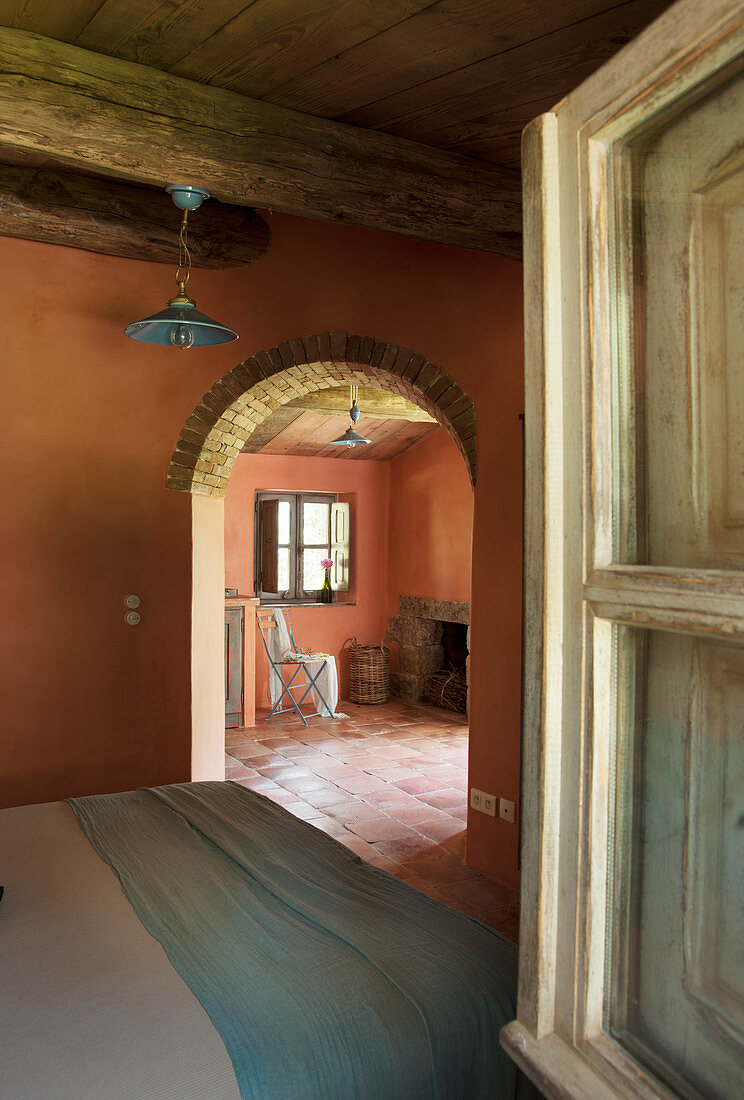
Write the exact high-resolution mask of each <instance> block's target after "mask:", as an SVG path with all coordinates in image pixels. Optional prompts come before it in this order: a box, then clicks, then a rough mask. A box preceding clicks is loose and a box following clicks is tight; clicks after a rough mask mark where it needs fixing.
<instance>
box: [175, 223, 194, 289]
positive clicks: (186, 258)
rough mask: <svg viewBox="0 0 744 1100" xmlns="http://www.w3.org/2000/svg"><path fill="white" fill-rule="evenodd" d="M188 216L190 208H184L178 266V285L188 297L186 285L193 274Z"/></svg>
mask: <svg viewBox="0 0 744 1100" xmlns="http://www.w3.org/2000/svg"><path fill="white" fill-rule="evenodd" d="M188 217H189V212H188V210H184V212H183V221H182V222H181V232H180V233H179V234H178V267H177V268H176V285H177V286H178V292H179V294H180V295H181V296H182V297H184V298H186V297H187V294H186V287H187V285H188V281H189V277H190V275H191V253H190V252H189V246H188V227H187V224H186V223H187V221H188Z"/></svg>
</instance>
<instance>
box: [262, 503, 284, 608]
mask: <svg viewBox="0 0 744 1100" xmlns="http://www.w3.org/2000/svg"><path fill="white" fill-rule="evenodd" d="M258 523H259V537H260V543H259V545H260V550H261V563H260V569H261V586H260V587H261V591H262V592H278V591H279V546H278V543H279V501H278V500H262V501H260V502H259V505H258Z"/></svg>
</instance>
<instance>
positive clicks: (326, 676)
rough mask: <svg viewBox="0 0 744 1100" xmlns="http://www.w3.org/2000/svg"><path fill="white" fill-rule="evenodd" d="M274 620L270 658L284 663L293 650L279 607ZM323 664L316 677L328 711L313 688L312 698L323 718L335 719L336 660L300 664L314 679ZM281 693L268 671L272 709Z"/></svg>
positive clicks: (336, 701) (320, 659)
mask: <svg viewBox="0 0 744 1100" xmlns="http://www.w3.org/2000/svg"><path fill="white" fill-rule="evenodd" d="M274 620H275V622H276V629H275V630H272V631H271V634H270V640H269V644H270V646H271V656H272V658H273V659H274V660H275V661H284V660H286V659H287V657H288V656H291V655H292V654H293V653H294V650H293V649H292V642H291V640H290V636H289V630H288V629H287V623H286V620H285V618H284V612H283V611H282V610H281V608H279V607H275V608H274ZM323 662H325V668H324V669H323V670H322V671H321V673H320V675H319V676H318V679H317V684H318V687H319V688H320V692H321V694H322V696H323V699H325V701H326V703H327V704H328V709H324V707H323V699H321V698H320V695H319V694H318V692H317V691H316V690H315V688H313V689H312V697H313V700H314V702H315V709H316V710H318V711H319V712H320V713H321V715H322V716H323V717H324V718H336V717H337V715H336V706H337V705H338V672H337V670H336V658H335V657H332V656H330V655H328V656H327V657H319V658H317V659H316V660H310V661H303V662H302V663H303V664H304V665H305V666H306V668H307V670H308V672H309V673H310V676H311V677H313V678H314V677H315V674H316V673H317V672H318V669H320V667H321V665H322V664H323ZM281 693H282V685H281V681H280V679H279V677H278V676H277V674H276V672H275V671H274V670H273V669H270V670H269V696H270V698H271V705H272V707H273V706H274V704H275V703H276V702H277V700H278V699H279V697H280V695H281Z"/></svg>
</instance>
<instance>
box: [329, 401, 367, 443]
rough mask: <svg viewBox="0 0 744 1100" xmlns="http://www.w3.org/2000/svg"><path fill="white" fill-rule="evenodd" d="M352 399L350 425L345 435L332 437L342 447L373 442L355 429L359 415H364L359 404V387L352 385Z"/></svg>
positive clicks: (333, 441) (332, 441)
mask: <svg viewBox="0 0 744 1100" xmlns="http://www.w3.org/2000/svg"><path fill="white" fill-rule="evenodd" d="M350 391H351V392H350V400H351V408H350V409H349V421H350V423H349V427H348V428H347V429H346V431H345V432H344V434H343V435H340V436H339V437H338V439H332V440H331V443H332V444H333V443H337V444H338V445H339V446H340V447H359V446H361V444H362V443H371V442H372V440H371V439H364V438H363V436H361V435H357V433H356V432H355V431H354V425H355V424H356V422H357V420H358V419H359V417H360V416H361V415H362V413H361V410H360V409H359V406H358V405H357V397H358V396H359V387H358V386H351V387H350Z"/></svg>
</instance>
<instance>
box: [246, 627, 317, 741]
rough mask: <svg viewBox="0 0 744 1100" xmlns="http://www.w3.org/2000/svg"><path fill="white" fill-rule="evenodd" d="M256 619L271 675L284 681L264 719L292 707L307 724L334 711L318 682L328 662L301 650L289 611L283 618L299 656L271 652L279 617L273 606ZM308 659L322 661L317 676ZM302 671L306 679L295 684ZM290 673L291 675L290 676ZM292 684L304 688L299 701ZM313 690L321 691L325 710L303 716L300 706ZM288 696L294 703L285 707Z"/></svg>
mask: <svg viewBox="0 0 744 1100" xmlns="http://www.w3.org/2000/svg"><path fill="white" fill-rule="evenodd" d="M256 619H257V622H258V629H259V630H260V632H261V640H262V641H263V644H264V649H265V650H266V656H267V657H268V659H269V677H271V673H272V672H275V673H276V675H277V676H278V677H279V683H280V684H281V693H280V695H279V698H278V699H277V701H276V703H274V705H273V707H272V708H271V713H270V714H269V716H268V718H266V719H265V721H266V722H269V721H270V720H271V719H272V718H273V717H274V715H275V714H288V713H289V712H290V711H293V710H296V711H297V713H298V714H299V716H300V718H301V719H302V721H303V722H304V723H305V725H307V719H308V718H320V717H322V716H327V715H328V714H329V713H330V712H331V708H330V707H329V706H328V703H327V702H326V700H325V699H324V698H323V693H322V692H321V690H320V688H319V687H318V683H317V681H318V677H319V676H320V674H321V672H323V670H324V668H325V667H326V665H327V664H328V661H327V660H326V659H325V658H323V657H313V656H312V655H310V654H303V653H301V652H300V651H299V650H298V648H297V643H296V642H295V640H294V634H293V633H292V623H291V620H290V617H289V614H288V613H287V612H286V611H285V612H284V621H285V623H286V624H287V631H288V633H289V640H290V647H291V653H292V654H296V656H294V657H290V658H286V659H283V660H280V661H277V660H276V658H275V657H274V656H273V655H272V652H271V646H270V641H271V631H272V630H276V629H277V624H276V617H275V615H274V611H273V609H272V608H270V607H259V608H258V609H257V612H256ZM309 661H319V662H320V664H319V666H318V669H317V671H316V673H315V675H314V676H313V674H312V671H311V669H309V668H308V667H307V664H308V662H309ZM290 669H293V672H292V674H291V676H290V675H289V670H290ZM300 673H303V674H304V677H305V678H304V680H297V682H296V683H295V680H296V678H297V677H298V676H299V675H300ZM287 676H289V679H287ZM293 687H294V688H305V690H304V692H303V693H302V695H301V697H300V698H299V700H297V699H295V697H294V696H293V694H292V688H293ZM313 689H315V691H316V692H317V693H318V698H319V699H320V701H321V703H322V705H323V707H324V708H325V710H316V711H313V713H312V714H308V715H304V714H303V713H302V711H301V710H300V705H301V704H302V703H303V702H304V701H305V699H306V698H307V696H308V695H309V694H310V692H311V691H312V690H313ZM285 695H286V697H287V698H288V699H289V701H290V703H291V704H292V705H291V706H289V707H283V706H282V705H281V704H282V700H283V699H284V697H285Z"/></svg>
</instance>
